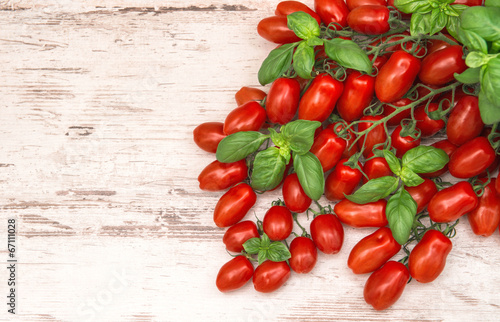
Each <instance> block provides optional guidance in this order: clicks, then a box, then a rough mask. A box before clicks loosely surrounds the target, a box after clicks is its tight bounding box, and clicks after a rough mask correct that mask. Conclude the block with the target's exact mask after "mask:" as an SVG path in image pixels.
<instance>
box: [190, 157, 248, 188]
mask: <svg viewBox="0 0 500 322" xmlns="http://www.w3.org/2000/svg"><path fill="white" fill-rule="evenodd" d="M247 176H248V168H247V164H246V162H245V160H240V161H237V162H232V163H222V162H219V161H217V160H215V161H213V162H212V163H210V164H209V165H207V166H206V167H205V169H203V170H202V171H201V173H200V175H199V176H198V182H199V183H200V189H201V190H207V191H219V190H224V189H227V188H229V187H231V186H232V185H234V184H236V183H238V182H241V181H243V180H245V179H246V178H247Z"/></svg>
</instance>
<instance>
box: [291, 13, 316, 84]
mask: <svg viewBox="0 0 500 322" xmlns="http://www.w3.org/2000/svg"><path fill="white" fill-rule="evenodd" d="M314 21H316V20H314ZM292 64H293V69H294V70H295V72H297V75H299V76H300V77H302V78H303V79H311V78H312V76H311V72H312V70H313V66H314V48H313V47H311V46H309V45H308V44H307V43H305V42H301V43H300V45H299V46H298V47H297V50H296V51H295V53H294V54H293V63H292Z"/></svg>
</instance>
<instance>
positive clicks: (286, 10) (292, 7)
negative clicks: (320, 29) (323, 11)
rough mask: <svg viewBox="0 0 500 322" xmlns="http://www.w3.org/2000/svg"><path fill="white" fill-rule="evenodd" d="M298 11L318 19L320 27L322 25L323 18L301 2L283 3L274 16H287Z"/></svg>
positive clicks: (279, 5) (278, 6)
mask: <svg viewBox="0 0 500 322" xmlns="http://www.w3.org/2000/svg"><path fill="white" fill-rule="evenodd" d="M297 11H302V12H305V13H307V14H309V15H310V16H311V17H313V18H314V19H316V21H317V22H318V25H321V18H320V17H319V16H318V14H317V13H316V12H314V11H313V10H312V9H311V8H309V7H308V6H306V5H305V4H303V3H302V2H300V1H281V2H280V3H278V5H277V6H276V11H275V12H274V14H275V15H277V16H287V15H289V14H291V13H294V12H297Z"/></svg>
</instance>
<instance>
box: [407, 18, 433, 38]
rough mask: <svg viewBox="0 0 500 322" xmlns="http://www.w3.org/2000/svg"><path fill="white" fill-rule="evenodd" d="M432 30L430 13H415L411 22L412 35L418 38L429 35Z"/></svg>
mask: <svg viewBox="0 0 500 322" xmlns="http://www.w3.org/2000/svg"><path fill="white" fill-rule="evenodd" d="M431 29H432V22H431V14H430V13H414V14H412V15H411V20H410V34H411V35H412V36H417V35H419V34H427V33H429V31H430V30H431Z"/></svg>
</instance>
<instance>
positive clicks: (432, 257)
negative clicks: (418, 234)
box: [408, 229, 453, 283]
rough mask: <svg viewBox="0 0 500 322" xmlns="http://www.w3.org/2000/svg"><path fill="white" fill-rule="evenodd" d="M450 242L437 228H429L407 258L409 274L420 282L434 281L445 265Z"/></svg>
mask: <svg viewBox="0 0 500 322" xmlns="http://www.w3.org/2000/svg"><path fill="white" fill-rule="evenodd" d="M452 246H453V245H452V243H451V241H450V239H449V238H448V237H446V236H445V235H443V233H442V232H440V231H438V230H434V229H432V230H429V231H427V232H426V233H425V234H424V237H422V239H421V240H420V241H419V242H418V244H417V245H416V246H415V247H414V248H413V250H412V251H411V253H410V256H409V258H408V268H409V269H410V275H411V277H413V278H414V279H416V280H417V281H419V282H420V283H430V282H432V281H434V280H435V279H436V278H437V277H438V276H439V274H441V272H442V271H443V269H444V266H445V265H446V257H447V256H448V254H449V253H450V251H451V248H452Z"/></svg>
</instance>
